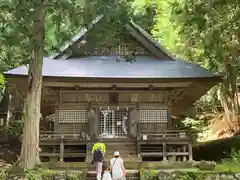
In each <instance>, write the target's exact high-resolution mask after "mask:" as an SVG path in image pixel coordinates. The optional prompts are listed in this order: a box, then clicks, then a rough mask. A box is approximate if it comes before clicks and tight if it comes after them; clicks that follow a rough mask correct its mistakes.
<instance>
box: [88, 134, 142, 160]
mask: <svg viewBox="0 0 240 180" xmlns="http://www.w3.org/2000/svg"><path fill="white" fill-rule="evenodd" d="M103 142H104V143H105V144H106V154H105V156H104V160H105V161H109V160H110V159H111V158H112V157H113V153H114V152H115V151H119V152H120V156H121V158H123V160H124V162H138V161H139V159H138V156H137V152H136V148H137V147H136V141H133V140H131V139H129V138H115V139H103ZM89 146H90V147H92V144H90V145H89ZM88 151H89V152H88V153H87V154H88V157H87V162H89V163H90V162H91V160H92V155H91V148H89V150H88Z"/></svg>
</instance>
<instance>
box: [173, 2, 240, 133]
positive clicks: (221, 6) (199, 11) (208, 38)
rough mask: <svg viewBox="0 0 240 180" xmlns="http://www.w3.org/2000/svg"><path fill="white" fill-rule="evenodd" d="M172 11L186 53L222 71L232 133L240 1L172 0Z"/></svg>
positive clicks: (223, 101)
mask: <svg viewBox="0 0 240 180" xmlns="http://www.w3.org/2000/svg"><path fill="white" fill-rule="evenodd" d="M172 15H173V16H172V18H173V19H174V20H175V23H176V24H177V25H178V26H179V27H180V31H179V34H180V37H181V39H182V41H183V42H184V43H185V49H186V55H187V56H188V57H190V58H193V59H195V60H197V61H198V63H200V64H202V65H204V66H205V67H208V68H209V69H210V70H212V71H213V72H216V73H221V74H222V75H224V77H225V78H224V81H223V84H222V85H221V86H220V88H219V92H220V99H221V104H222V106H223V108H224V112H225V120H226V121H228V122H229V126H230V128H231V129H232V130H233V131H234V132H235V133H239V131H240V122H239V121H240V118H239V99H238V92H237V82H238V81H239V73H240V66H239V65H240V64H239V62H240V61H239V52H240V46H239V42H240V41H239V40H240V39H239V38H240V31H239V27H240V4H239V2H238V1H235V0H233V1H219V0H213V1H207V0H182V1H175V4H174V6H173V14H172Z"/></svg>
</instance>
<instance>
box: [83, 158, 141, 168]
mask: <svg viewBox="0 0 240 180" xmlns="http://www.w3.org/2000/svg"><path fill="white" fill-rule="evenodd" d="M105 161H106V162H109V160H105ZM140 165H141V163H140V161H139V160H138V159H136V158H135V159H133V160H132V161H130V160H127V161H124V167H125V168H126V169H129V170H134V169H139V168H140ZM87 167H88V170H91V171H94V170H95V165H92V164H90V163H89V164H88V166H87Z"/></svg>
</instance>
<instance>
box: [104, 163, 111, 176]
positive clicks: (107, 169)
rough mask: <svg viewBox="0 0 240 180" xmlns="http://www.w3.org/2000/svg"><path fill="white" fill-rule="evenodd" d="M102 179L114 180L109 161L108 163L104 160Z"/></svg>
mask: <svg viewBox="0 0 240 180" xmlns="http://www.w3.org/2000/svg"><path fill="white" fill-rule="evenodd" d="M102 180H112V176H111V168H110V166H109V163H106V162H104V164H103V176H102Z"/></svg>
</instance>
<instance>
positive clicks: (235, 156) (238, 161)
mask: <svg viewBox="0 0 240 180" xmlns="http://www.w3.org/2000/svg"><path fill="white" fill-rule="evenodd" d="M222 162H223V164H224V165H226V166H228V167H231V166H232V165H237V166H240V150H236V149H234V148H232V150H231V153H230V155H229V157H228V158H225V159H223V160H222Z"/></svg>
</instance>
